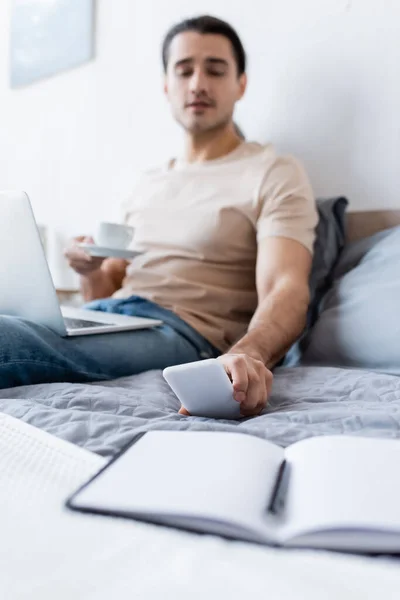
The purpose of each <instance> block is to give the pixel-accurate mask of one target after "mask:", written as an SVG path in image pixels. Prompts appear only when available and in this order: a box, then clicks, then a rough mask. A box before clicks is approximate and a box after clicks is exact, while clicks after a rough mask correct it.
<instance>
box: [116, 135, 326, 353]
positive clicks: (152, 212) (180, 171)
mask: <svg viewBox="0 0 400 600" xmlns="http://www.w3.org/2000/svg"><path fill="white" fill-rule="evenodd" d="M125 222H126V223H129V224H130V225H132V226H134V227H135V228H136V229H135V236H134V240H133V242H132V244H131V248H133V249H136V250H140V251H143V252H144V254H142V255H140V256H137V257H136V258H135V259H134V260H132V262H131V263H130V265H129V266H128V267H127V272H126V277H125V279H124V281H123V284H122V288H121V289H120V290H118V291H117V292H116V293H115V294H114V297H116V298H126V297H128V296H130V295H138V296H142V297H143V298H147V299H149V300H152V301H153V302H156V303H157V304H159V305H161V306H163V307H165V308H167V309H169V310H171V311H173V312H175V313H176V314H177V315H179V316H180V317H181V318H182V319H183V320H184V321H186V322H187V323H188V324H189V325H191V326H192V327H193V328H194V329H196V330H197V331H198V332H199V333H200V334H201V335H203V336H204V337H205V338H206V339H208V340H209V341H210V342H211V343H212V344H214V346H216V347H217V348H219V349H220V350H221V351H223V352H224V351H226V350H227V349H228V348H229V347H230V346H231V345H232V344H233V343H234V342H236V341H237V340H238V339H239V338H240V337H242V336H243V335H244V334H245V332H246V330H247V327H248V325H249V322H250V319H251V317H252V315H253V313H254V311H255V309H256V307H257V292H256V285H255V267H256V258H257V242H259V241H260V240H262V239H263V238H266V237H268V236H282V237H286V238H291V239H294V240H297V241H298V242H300V243H301V244H303V245H304V246H305V247H306V248H308V249H309V250H310V252H312V248H313V242H314V229H315V226H316V223H317V212H316V208H315V201H314V198H313V193H312V190H311V186H310V183H309V181H308V179H307V176H306V174H305V172H304V170H303V168H302V167H301V166H300V164H299V163H298V162H297V161H296V160H295V159H294V158H292V157H290V156H285V157H282V156H278V155H277V154H276V152H275V150H274V148H273V146H272V145H267V146H261V145H260V144H257V143H249V142H243V143H242V144H241V145H240V146H238V147H237V148H236V149H235V150H234V151H233V152H231V153H230V154H228V155H226V156H224V157H223V158H220V159H216V160H210V161H206V162H202V163H191V164H183V163H180V162H176V163H174V161H171V162H170V163H168V165H166V166H165V167H163V168H161V169H159V170H156V171H152V172H148V173H147V174H145V175H144V176H143V177H142V179H141V180H140V182H139V183H138V185H137V187H136V189H135V191H134V193H133V196H132V198H131V199H130V200H129V201H128V202H127V204H126V213H125Z"/></svg>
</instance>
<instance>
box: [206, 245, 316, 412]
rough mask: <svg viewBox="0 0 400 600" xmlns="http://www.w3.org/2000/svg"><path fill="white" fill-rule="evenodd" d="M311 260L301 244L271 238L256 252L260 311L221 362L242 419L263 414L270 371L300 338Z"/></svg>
mask: <svg viewBox="0 0 400 600" xmlns="http://www.w3.org/2000/svg"><path fill="white" fill-rule="evenodd" d="M311 262H312V258H311V254H310V252H309V251H308V250H307V249H306V248H304V247H303V246H302V244H300V243H299V242H296V241H294V240H291V239H287V238H281V237H275V238H274V237H271V238H267V239H265V240H264V241H262V242H261V244H260V245H259V249H258V257H257V270H256V284H257V293H258V307H257V310H256V312H255V313H254V316H253V318H252V320H251V322H250V325H249V328H248V331H247V333H246V334H245V335H244V336H243V337H242V338H241V339H240V340H239V341H238V342H236V344H234V346H233V347H232V348H231V349H230V350H229V351H228V352H227V353H226V354H223V355H222V356H220V357H219V359H218V360H220V361H221V362H222V364H223V365H224V367H225V370H226V371H227V373H228V375H229V376H230V377H231V379H232V382H233V388H234V397H235V399H236V400H237V401H238V402H240V403H241V413H242V414H243V415H245V416H251V415H256V414H259V413H260V412H261V410H263V408H265V405H266V402H267V398H268V396H269V394H270V393H271V388H272V379H273V377H272V373H271V371H270V369H271V368H272V367H273V365H274V364H276V362H277V361H278V360H279V359H280V358H281V357H282V356H283V355H284V354H285V352H286V351H287V349H288V348H289V347H290V346H291V344H292V343H293V342H294V341H295V340H296V339H297V337H298V336H299V335H300V334H301V332H302V330H303V328H304V325H305V322H306V314H307V308H308V304H309V299H310V298H309V288H308V277H309V273H310V269H311Z"/></svg>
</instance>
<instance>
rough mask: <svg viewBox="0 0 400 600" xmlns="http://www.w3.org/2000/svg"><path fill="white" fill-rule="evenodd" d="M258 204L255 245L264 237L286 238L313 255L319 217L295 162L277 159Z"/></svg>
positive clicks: (263, 184)
mask: <svg viewBox="0 0 400 600" xmlns="http://www.w3.org/2000/svg"><path fill="white" fill-rule="evenodd" d="M259 201H260V206H261V208H260V211H259V216H258V219H257V226H256V227H257V241H258V242H260V241H261V240H262V239H264V238H266V237H285V238H290V239H293V240H296V241H298V242H300V243H301V244H302V245H303V246H305V247H306V248H307V249H308V250H309V251H310V252H311V253H312V252H313V245H314V239H315V227H316V225H317V223H318V213H317V209H316V204H315V199H314V194H313V191H312V188H311V184H310V181H309V179H308V177H307V174H306V172H305V170H304V168H303V167H302V165H301V164H300V163H299V162H298V161H297V160H296V159H295V158H293V157H291V156H287V157H281V158H277V159H276V161H275V162H274V164H273V166H272V167H271V168H270V169H268V172H267V173H266V174H265V176H264V178H263V181H262V183H261V186H260V190H259Z"/></svg>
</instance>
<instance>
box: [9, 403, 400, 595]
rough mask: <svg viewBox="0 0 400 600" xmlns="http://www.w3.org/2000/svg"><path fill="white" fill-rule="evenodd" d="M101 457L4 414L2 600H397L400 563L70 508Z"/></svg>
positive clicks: (98, 464) (97, 466) (102, 460)
mask: <svg viewBox="0 0 400 600" xmlns="http://www.w3.org/2000/svg"><path fill="white" fill-rule="evenodd" d="M103 463H104V459H103V458H101V457H100V456H98V455H95V454H92V453H91V452H89V451H87V450H84V449H82V448H78V447H76V446H74V445H72V444H70V443H69V442H66V441H63V440H60V439H58V438H56V437H54V436H52V435H50V434H48V433H45V432H43V431H41V430H38V429H36V428H34V427H32V426H31V425H28V424H26V423H23V422H21V421H18V420H16V419H14V418H12V417H10V416H7V415H4V414H0V598H1V599H4V600H17V599H18V600H20V599H28V598H29V600H39V599H40V600H55V599H57V600H64V599H65V600H66V599H68V600H70V599H71V598H73V599H74V600H80V599H85V600H92V599H93V600H103V599H104V600H114V599H116V598H118V599H119V600H120V599H123V598H140V599H147V598H155V599H159V598H162V599H163V600H166V599H171V600H172V599H173V600H181V599H182V600H187V599H188V598H190V600H196V599H197V598H206V597H211V598H221V599H222V598H230V599H236V598H243V597H247V598H252V600H256V599H258V598H260V599H261V598H263V600H264V599H265V598H268V600H275V599H276V600H278V599H279V600H286V599H294V598H295V599H296V600H302V599H303V598H304V599H305V600H313V599H316V600H317V599H318V600H321V598H323V599H324V600H330V599H334V600H338V599H339V598H340V600H347V599H351V600H357V599H359V598H360V599H361V598H362V599H365V598H368V599H369V600H371V599H373V598H379V599H381V598H385V600H390V599H392V598H393V599H394V598H398V597H399V590H400V567H399V563H398V562H397V561H395V560H391V559H384V558H379V559H372V558H362V557H354V556H346V555H341V554H333V553H328V552H312V551H293V550H278V549H274V548H268V547H261V546H256V545H251V544H245V543H237V542H231V541H227V540H223V539H220V538H217V537H214V536H198V535H195V534H190V533H186V532H181V531H175V530H172V529H166V528H162V527H156V526H152V525H147V524H142V523H136V522H133V521H125V520H117V519H111V518H105V517H95V516H93V517H92V516H88V515H79V514H74V513H71V512H69V511H67V510H66V509H64V508H63V501H64V499H65V498H66V496H68V494H69V493H70V492H72V491H73V490H74V489H75V488H76V487H77V486H78V485H79V484H80V483H81V482H82V481H84V480H85V479H86V478H87V477H89V476H90V474H91V473H93V472H95V471H96V470H97V469H98V468H99V467H100V466H101V465H102V464H103Z"/></svg>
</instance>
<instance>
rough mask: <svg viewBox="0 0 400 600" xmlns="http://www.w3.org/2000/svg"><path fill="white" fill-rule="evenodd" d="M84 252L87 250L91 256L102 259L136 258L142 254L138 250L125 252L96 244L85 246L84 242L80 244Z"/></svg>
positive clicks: (122, 249)
mask: <svg viewBox="0 0 400 600" xmlns="http://www.w3.org/2000/svg"><path fill="white" fill-rule="evenodd" d="M78 246H79V247H80V248H82V250H85V252H87V253H88V254H89V255H90V256H98V257H100V258H111V257H112V258H125V259H127V260H129V259H130V258H135V256H138V255H139V254H142V252H137V250H125V249H124V248H107V247H106V246H97V245H96V244H85V243H84V242H82V243H80V244H78Z"/></svg>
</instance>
